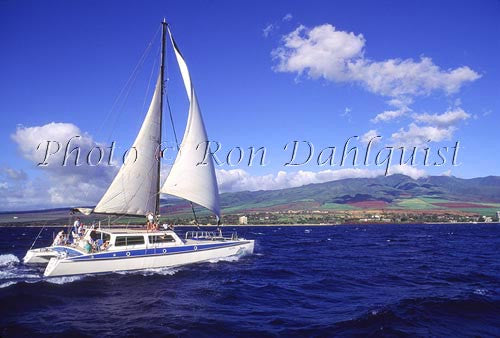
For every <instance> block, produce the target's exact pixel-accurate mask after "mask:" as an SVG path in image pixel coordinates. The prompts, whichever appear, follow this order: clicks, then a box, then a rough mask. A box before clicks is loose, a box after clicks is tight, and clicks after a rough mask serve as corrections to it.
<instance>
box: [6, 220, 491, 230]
mask: <svg viewBox="0 0 500 338" xmlns="http://www.w3.org/2000/svg"><path fill="white" fill-rule="evenodd" d="M422 224H424V225H452V224H457V225H463V224H471V225H481V224H492V225H493V224H495V225H500V222H498V221H496V222H423V223H368V222H367V223H365V222H363V223H340V224H318V223H303V224H302V223H295V224H225V225H222V229H223V230H224V228H229V227H233V228H234V227H236V228H245V227H327V226H328V227H329V226H360V225H422ZM42 227H45V228H63V227H68V225H57V224H47V225H39V224H31V225H26V224H0V228H42ZM194 227H196V226H195V225H193V224H178V225H175V228H194ZM199 227H200V228H216V227H217V226H216V225H201V224H200V225H199ZM102 228H105V229H106V228H108V229H109V228H115V229H120V228H131V229H143V228H145V226H142V225H139V224H130V225H128V226H124V225H111V226H108V225H106V226H102Z"/></svg>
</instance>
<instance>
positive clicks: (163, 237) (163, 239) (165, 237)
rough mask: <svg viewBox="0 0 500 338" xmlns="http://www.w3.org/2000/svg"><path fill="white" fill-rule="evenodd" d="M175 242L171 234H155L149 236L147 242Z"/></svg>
mask: <svg viewBox="0 0 500 338" xmlns="http://www.w3.org/2000/svg"><path fill="white" fill-rule="evenodd" d="M171 242H175V239H174V238H173V237H172V236H171V235H155V236H149V243H151V244H155V243H171Z"/></svg>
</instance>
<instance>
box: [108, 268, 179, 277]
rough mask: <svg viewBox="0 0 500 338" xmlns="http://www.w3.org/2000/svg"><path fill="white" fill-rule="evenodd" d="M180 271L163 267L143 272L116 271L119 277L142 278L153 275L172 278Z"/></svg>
mask: <svg viewBox="0 0 500 338" xmlns="http://www.w3.org/2000/svg"><path fill="white" fill-rule="evenodd" d="M179 270H180V269H179V268H174V267H164V268H150V269H143V270H135V271H116V273H117V274H120V275H137V274H138V275H142V276H153V275H161V276H173V275H175V274H176V273H177V272H178V271H179Z"/></svg>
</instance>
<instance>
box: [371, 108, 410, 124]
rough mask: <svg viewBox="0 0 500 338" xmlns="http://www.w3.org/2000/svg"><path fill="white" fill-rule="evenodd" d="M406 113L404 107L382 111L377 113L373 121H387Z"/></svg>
mask: <svg viewBox="0 0 500 338" xmlns="http://www.w3.org/2000/svg"><path fill="white" fill-rule="evenodd" d="M404 113H406V110H403V109H398V110H386V111H384V112H382V113H379V114H377V116H375V117H374V118H373V119H371V121H372V122H373V123H377V122H385V121H389V120H393V119H395V118H397V117H400V116H402V115H403V114H404Z"/></svg>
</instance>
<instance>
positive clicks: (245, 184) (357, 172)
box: [216, 165, 427, 192]
mask: <svg viewBox="0 0 500 338" xmlns="http://www.w3.org/2000/svg"><path fill="white" fill-rule="evenodd" d="M389 173H390V174H391V175H392V174H403V175H407V176H410V177H412V178H415V179H417V178H420V177H425V176H426V175H427V174H426V172H425V171H424V170H422V169H418V168H415V167H411V166H408V165H402V166H400V165H394V166H391V168H390V170H389ZM216 174H217V180H218V182H219V190H220V191H221V192H235V191H257V190H277V189H285V188H293V187H300V186H303V185H306V184H311V183H323V182H329V181H336V180H341V179H345V178H373V177H378V176H383V175H384V170H383V169H374V170H372V169H361V168H346V169H337V170H331V169H327V170H323V171H318V172H313V171H304V170H299V171H297V172H285V171H279V172H278V173H277V174H268V175H262V176H252V175H250V174H249V173H248V172H246V171H245V170H243V169H232V170H224V169H218V170H216Z"/></svg>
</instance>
